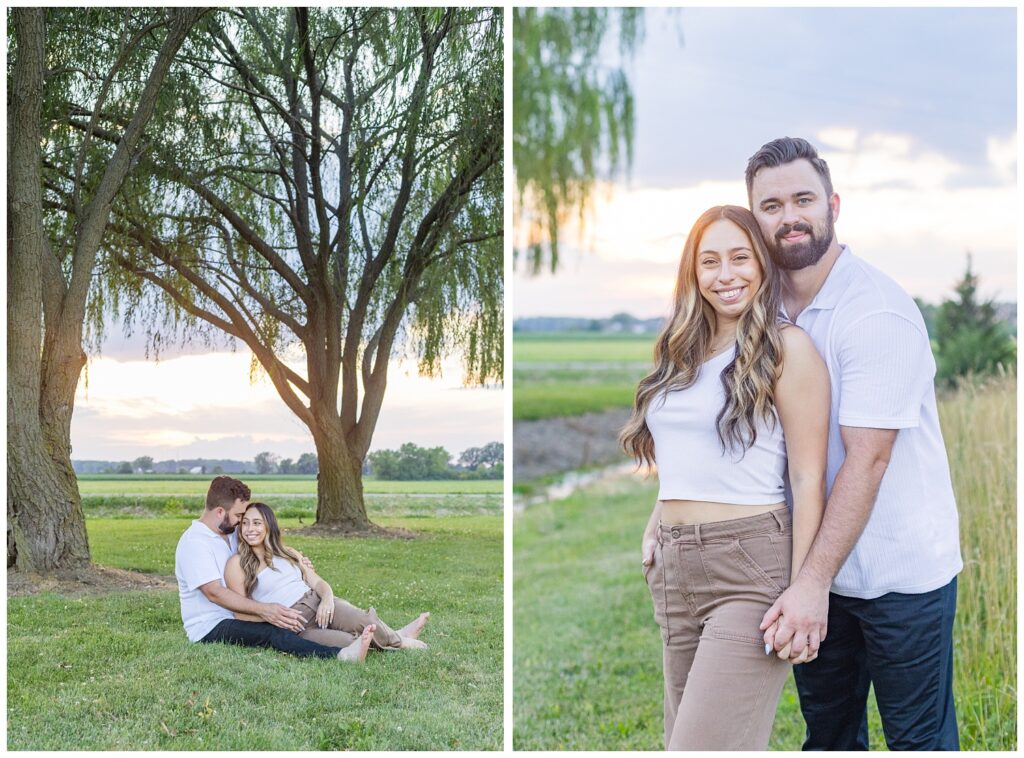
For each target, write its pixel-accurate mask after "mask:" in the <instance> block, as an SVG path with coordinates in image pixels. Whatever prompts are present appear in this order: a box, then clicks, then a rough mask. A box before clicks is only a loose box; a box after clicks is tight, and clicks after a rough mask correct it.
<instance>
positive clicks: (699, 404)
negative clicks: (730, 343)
mask: <svg viewBox="0 0 1024 758" xmlns="http://www.w3.org/2000/svg"><path fill="white" fill-rule="evenodd" d="M735 354H736V349H735V347H734V348H733V349H732V350H726V351H725V352H724V353H722V354H721V355H718V356H715V357H714V358H712V359H711V360H709V361H707V362H706V363H704V365H703V366H702V367H701V370H700V373H699V374H698V376H697V381H695V382H694V383H693V384H692V385H690V386H689V387H687V388H686V389H683V390H672V391H670V392H665V393H662V394H661V395H659V396H658V397H655V398H654V400H652V401H651V404H650V406H649V407H648V409H647V417H646V421H647V428H648V429H649V430H650V431H651V435H652V436H653V437H654V456H655V461H656V462H657V467H658V481H659V484H660V489H659V491H658V499H659V500H703V501H707V502H711V503H732V504H734V505H772V504H774V503H782V502H784V501H785V500H786V496H785V489H784V488H785V484H784V476H785V472H786V443H785V440H784V439H783V436H782V424H781V422H779V420H778V415H777V414H776V417H775V424H774V426H772V425H768V424H766V423H765V422H764V421H763V420H761V421H758V424H757V441H756V442H755V443H754V444H753V445H752V446H751V447H750V448H749V449H747V451H746V453H743V452H742V451H741V450H738V449H737V450H735V451H733V450H730V449H728V448H727V449H726V451H725V452H724V453H723V452H722V443H721V441H720V440H719V438H718V426H717V424H716V422H715V418H716V417H717V416H718V413H719V411H720V410H721V409H722V405H723V404H724V403H725V388H724V387H722V379H721V375H722V371H723V370H724V369H725V368H726V366H728V365H729V363H731V362H732V359H733V357H734V356H735Z"/></svg>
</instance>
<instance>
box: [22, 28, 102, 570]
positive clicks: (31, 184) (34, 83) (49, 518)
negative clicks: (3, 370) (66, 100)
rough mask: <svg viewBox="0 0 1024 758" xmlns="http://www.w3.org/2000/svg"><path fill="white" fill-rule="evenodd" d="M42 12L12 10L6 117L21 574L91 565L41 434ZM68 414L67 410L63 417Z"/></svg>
mask: <svg viewBox="0 0 1024 758" xmlns="http://www.w3.org/2000/svg"><path fill="white" fill-rule="evenodd" d="M44 14H45V11H44V10H43V9H42V8H38V9H28V8H22V9H17V10H15V11H13V16H14V24H15V30H16V34H17V45H18V50H17V58H16V62H15V67H14V72H13V77H12V92H11V95H12V96H11V102H10V106H9V111H8V129H9V134H10V143H9V145H8V160H9V164H8V165H9V167H10V168H9V171H8V185H7V196H8V226H7V255H8V258H7V378H8V379H7V381H8V384H7V565H8V567H10V566H12V565H13V566H16V567H17V568H18V569H19V570H24V571H50V570H52V569H57V568H76V567H80V566H84V565H88V563H89V544H88V541H87V539H86V534H85V518H84V516H83V515H82V504H81V500H80V499H79V495H78V486H77V482H76V480H75V476H74V471H73V470H70V464H71V459H70V449H69V448H70V445H65V446H64V447H65V448H66V449H65V450H64V451H60V450H56V449H54V447H53V445H52V443H51V439H50V435H49V434H48V433H47V429H46V428H44V423H45V424H48V423H50V422H52V421H53V420H54V419H53V418H52V417H50V416H48V415H47V414H46V413H45V412H43V413H41V411H42V410H43V409H42V408H41V407H40V392H41V387H42V380H41V365H40V355H41V349H42V342H43V339H42V321H43V318H42V310H43V308H42V304H43V294H42V290H43V288H42V281H43V279H42V277H43V272H42V268H41V266H42V260H43V256H44V255H47V254H49V251H48V250H47V249H46V246H45V241H44V234H45V232H44V231H43V216H42V190H41V188H42V178H41V164H40V153H39V141H40V134H39V129H40V113H41V107H42V95H43V67H44V61H45V52H44V51H45V35H46V32H45V23H44ZM79 352H81V349H80V348H79ZM79 368H80V367H79ZM71 400H72V401H73V400H74V389H72V396H71ZM70 407H71V403H68V409H69V410H68V412H67V416H68V418H69V419H70ZM44 419H45V422H44ZM55 454H56V455H57V456H58V458H62V459H64V460H66V462H67V469H66V470H65V469H62V468H61V467H58V466H54V465H53V464H54V455H55Z"/></svg>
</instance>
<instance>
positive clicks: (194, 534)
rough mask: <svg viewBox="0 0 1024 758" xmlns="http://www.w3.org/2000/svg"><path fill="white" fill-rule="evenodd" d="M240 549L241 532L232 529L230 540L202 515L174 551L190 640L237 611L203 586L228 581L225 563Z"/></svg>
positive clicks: (200, 637) (184, 617) (199, 638)
mask: <svg viewBox="0 0 1024 758" xmlns="http://www.w3.org/2000/svg"><path fill="white" fill-rule="evenodd" d="M236 550H238V535H237V534H236V533H235V532H232V533H231V535H230V537H229V538H228V540H225V539H224V536H223V535H222V534H220V532H215V531H214V530H213V529H210V527H208V526H207V525H206V524H204V523H203V522H202V521H199V520H198V519H197V520H195V521H193V522H192V526H190V527H189V528H188V529H186V530H185V533H184V534H183V535H181V539H179V540H178V548H177V550H175V551H174V575H175V576H176V577H177V578H178V598H179V599H180V600H181V620H182V622H183V623H184V624H185V634H187V635H188V639H189V642H198V641H199V640H201V639H202V638H203V637H205V636H206V635H207V634H209V633H210V632H211V631H212V630H213V628H214V627H215V626H217V624H219V623H220V622H221V621H223V620H224V619H231V618H234V617H235V615H234V614H233V613H232V612H231V611H229V610H228V609H227V608H222V607H221V606H219V605H217V604H216V603H214V602H212V601H210V600H208V599H207V598H206V595H204V594H203V593H202V591H201V590H200V589H199V588H200V587H202V586H203V585H204V584H207V583H208V582H213V581H219V582H220V583H221V585H223V586H227V585H225V584H224V566H225V564H227V562H228V559H229V558H230V557H231V556H232V555H234V554H235V551H236Z"/></svg>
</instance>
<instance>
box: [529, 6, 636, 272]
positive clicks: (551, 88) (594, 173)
mask: <svg viewBox="0 0 1024 758" xmlns="http://www.w3.org/2000/svg"><path fill="white" fill-rule="evenodd" d="M512 12H513V32H512V93H513V94H512V135H513V136H512V140H513V160H514V166H515V180H516V196H515V202H514V204H513V215H514V221H515V227H516V236H517V241H516V249H515V252H516V256H517V258H518V257H520V256H523V257H525V258H526V261H527V263H528V264H529V266H530V267H531V268H532V269H533V270H534V271H535V272H536V271H538V270H539V269H540V268H541V267H542V265H543V264H544V263H545V262H547V264H548V265H549V266H550V267H551V269H552V270H554V269H555V268H556V267H557V265H558V248H559V245H558V241H559V233H560V227H561V226H562V224H563V223H564V222H565V220H566V219H567V218H568V217H569V215H570V214H572V213H576V214H577V215H578V216H579V217H580V219H581V220H582V219H583V217H584V215H585V211H586V209H587V207H588V205H589V202H590V199H591V195H592V192H593V187H594V183H595V182H596V181H597V179H599V178H601V177H611V176H614V175H615V174H616V173H617V171H618V170H619V169H620V168H621V167H623V166H628V165H629V164H630V162H631V161H632V149H633V117H634V114H633V93H632V89H631V88H630V86H629V80H628V78H627V77H626V73H625V70H624V68H623V66H622V60H623V59H625V58H626V57H627V56H629V55H631V54H632V53H633V51H634V49H635V46H636V44H637V42H638V41H639V39H640V37H641V36H642V35H641V22H642V18H643V15H642V14H643V9H640V8H529V7H516V8H514V9H513V11H512ZM616 28H617V31H618V47H619V54H620V61H619V65H610V64H611V63H612V62H613V61H614V59H612V58H604V57H602V53H607V52H608V51H607V50H603V48H604V46H605V45H607V44H608V43H607V38H608V37H609V33H610V32H612V31H614V30H615V29H616Z"/></svg>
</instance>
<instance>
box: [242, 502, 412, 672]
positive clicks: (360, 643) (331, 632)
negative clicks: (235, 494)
mask: <svg viewBox="0 0 1024 758" xmlns="http://www.w3.org/2000/svg"><path fill="white" fill-rule="evenodd" d="M238 534H239V540H238V553H237V554H235V555H233V556H231V558H230V560H228V563H227V565H226V566H225V567H224V580H225V581H226V582H227V585H228V588H229V589H231V590H234V591H235V592H237V593H238V594H240V595H244V596H245V597H251V598H252V599H253V600H258V601H259V602H261V603H280V604H281V605H284V606H287V607H290V608H291V609H292V610H295V611H298V612H299V613H301V614H302V621H303V623H304V624H305V627H306V628H305V629H304V630H303V631H302V632H301V633H300V634H299V636H300V637H303V638H305V639H308V640H311V641H313V642H318V643H320V644H321V645H329V646H332V647H340V648H344V650H342V653H341V655H340V656H339V658H342V659H343V660H353V661H362V660H364V659H365V658H366V651H367V650H368V649H369V648H370V646H371V645H373V646H374V647H377V648H379V649H381V650H401V649H410V648H425V647H426V644H425V643H423V642H421V641H420V640H419V639H417V638H418V637H419V635H420V631H421V630H422V629H423V625H424V624H426V623H427V619H428V618H429V617H430V614H429V613H421V614H420V615H419V616H418V617H417V618H416V619H414V620H413V621H412V622H410V623H409V624H408V625H406V626H404V627H403V628H401V629H399V630H398V631H397V632H396V631H394V630H393V629H391V627H389V626H388V625H387V624H385V623H384V622H383V621H381V620H380V619H379V618H378V617H377V612H376V611H375V610H374V609H373V608H370V610H368V611H364V610H360V609H359V608H356V607H355V606H354V605H352V604H350V603H347V602H345V601H344V600H342V599H340V598H336V597H334V592H333V591H332V590H331V585H329V584H328V583H327V582H325V581H324V580H323V579H321V578H320V577H319V576H317V575H316V573H315V572H314V571H313V570H312V569H311V568H306V567H305V566H304V565H303V564H302V563H301V561H302V554H301V553H299V552H298V551H297V550H293V549H292V548H289V547H285V546H284V544H283V543H282V542H281V529H280V527H279V526H278V524H277V517H276V516H274V511H272V510H271V509H270V507H269V506H268V505H266V504H264V503H251V504H250V505H249V507H248V508H246V510H245V514H244V515H243V516H242V521H241V523H240V524H239V525H238ZM235 615H236V616H237V617H238V618H239V619H242V620H244V621H262V620H263V619H261V618H258V617H255V616H247V615H245V614H241V613H236V614H235Z"/></svg>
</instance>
